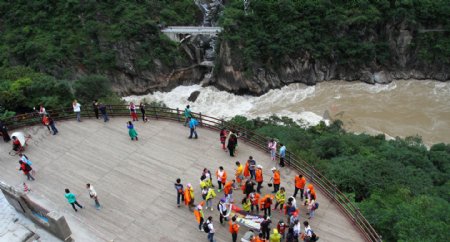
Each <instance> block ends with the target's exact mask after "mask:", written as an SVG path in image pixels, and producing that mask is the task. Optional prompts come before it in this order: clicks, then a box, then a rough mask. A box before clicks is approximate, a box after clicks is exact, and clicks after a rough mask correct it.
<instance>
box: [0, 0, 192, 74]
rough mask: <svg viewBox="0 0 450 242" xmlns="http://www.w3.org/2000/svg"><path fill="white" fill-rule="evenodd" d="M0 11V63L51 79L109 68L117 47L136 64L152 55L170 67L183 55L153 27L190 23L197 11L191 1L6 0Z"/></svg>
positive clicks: (150, 60)
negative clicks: (35, 72) (41, 73)
mask: <svg viewBox="0 0 450 242" xmlns="http://www.w3.org/2000/svg"><path fill="white" fill-rule="evenodd" d="M0 12H1V13H2V15H1V16H0V22H1V23H2V24H1V27H0V31H1V35H0V66H4V67H5V66H14V65H18V64H19V65H24V66H28V67H31V68H32V69H34V70H36V71H39V72H44V73H49V74H51V75H52V76H55V77H57V78H66V77H72V75H71V74H72V73H73V72H88V73H98V72H99V71H102V70H108V69H111V68H113V67H114V66H115V64H116V59H117V57H118V55H120V54H121V53H120V52H121V51H122V52H130V53H126V55H130V54H133V55H135V56H133V60H134V62H135V63H134V64H136V66H138V67H140V68H151V67H152V66H153V60H154V59H159V60H161V61H162V62H163V63H164V64H167V65H168V66H173V65H174V63H175V61H176V60H179V59H182V58H183V57H182V56H180V52H178V51H177V48H176V46H174V43H172V42H171V41H169V40H168V39H167V38H165V36H163V35H162V34H161V33H160V31H159V26H161V25H164V24H168V25H190V24H191V25H192V24H194V23H195V22H197V20H198V17H199V16H201V15H199V10H198V8H197V6H195V4H194V3H193V1H192V0H177V1H171V0H170V1H169V0H141V1H128V0H116V1H112V0H108V1H95V0H83V1H81V0H67V1H50V0H35V1H27V0H14V1H9V0H8V1H1V2H0ZM122 55H123V54H122Z"/></svg>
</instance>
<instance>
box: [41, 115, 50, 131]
mask: <svg viewBox="0 0 450 242" xmlns="http://www.w3.org/2000/svg"><path fill="white" fill-rule="evenodd" d="M42 124H43V125H44V126H45V127H47V129H48V132H50V133H51V132H52V131H51V130H50V122H49V120H48V117H47V115H44V116H42Z"/></svg>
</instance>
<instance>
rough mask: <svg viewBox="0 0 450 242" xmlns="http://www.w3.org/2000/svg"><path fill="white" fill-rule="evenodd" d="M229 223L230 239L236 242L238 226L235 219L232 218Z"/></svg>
mask: <svg viewBox="0 0 450 242" xmlns="http://www.w3.org/2000/svg"><path fill="white" fill-rule="evenodd" d="M229 223H230V233H231V237H232V239H233V242H236V241H237V235H238V233H239V224H237V222H236V217H233V218H232V219H231V221H230V222H229Z"/></svg>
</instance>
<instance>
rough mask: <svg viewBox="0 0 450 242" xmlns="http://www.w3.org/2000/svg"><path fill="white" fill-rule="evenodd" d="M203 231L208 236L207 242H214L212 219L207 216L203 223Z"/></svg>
mask: <svg viewBox="0 0 450 242" xmlns="http://www.w3.org/2000/svg"><path fill="white" fill-rule="evenodd" d="M203 231H205V233H207V234H208V242H215V240H214V232H215V230H214V225H213V218H212V216H209V217H208V219H207V220H206V222H205V223H203Z"/></svg>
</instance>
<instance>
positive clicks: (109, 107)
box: [106, 105, 114, 117]
mask: <svg viewBox="0 0 450 242" xmlns="http://www.w3.org/2000/svg"><path fill="white" fill-rule="evenodd" d="M106 107H108V110H109V116H111V117H112V116H114V115H113V113H114V111H113V109H112V106H111V105H106Z"/></svg>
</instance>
